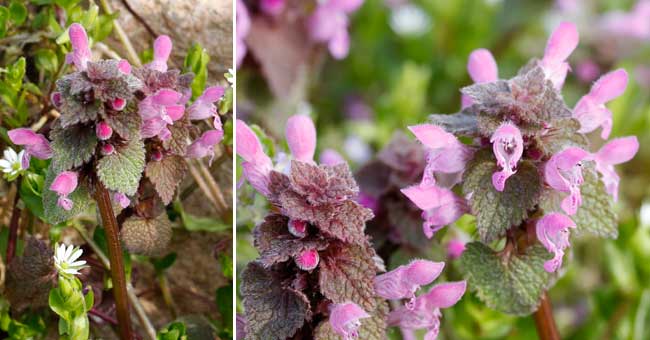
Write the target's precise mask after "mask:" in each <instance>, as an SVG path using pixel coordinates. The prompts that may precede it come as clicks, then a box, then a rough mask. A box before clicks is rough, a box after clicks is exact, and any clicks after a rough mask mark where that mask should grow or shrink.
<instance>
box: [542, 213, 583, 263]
mask: <svg viewBox="0 0 650 340" xmlns="http://www.w3.org/2000/svg"><path fill="white" fill-rule="evenodd" d="M575 227H576V225H575V223H573V221H572V220H571V219H570V218H569V217H567V216H566V215H564V214H560V213H550V214H547V215H544V217H542V218H541V219H540V220H539V221H537V225H536V229H535V230H536V233H537V239H538V240H539V241H540V242H541V243H542V245H544V247H545V248H546V250H548V251H549V252H551V253H553V255H554V256H553V258H552V259H551V260H548V261H546V262H545V263H544V269H545V270H546V271H547V272H549V273H553V272H555V271H556V270H557V269H558V268H559V267H560V266H562V257H563V256H564V249H565V248H567V247H569V246H570V244H569V228H575Z"/></svg>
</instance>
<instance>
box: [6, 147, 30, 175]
mask: <svg viewBox="0 0 650 340" xmlns="http://www.w3.org/2000/svg"><path fill="white" fill-rule="evenodd" d="M24 155H25V150H22V151H21V152H20V153H16V151H14V149H12V148H7V149H6V150H5V151H4V157H3V158H2V159H0V170H2V173H3V174H4V177H5V178H6V179H7V180H8V181H13V180H14V179H16V178H18V176H20V174H21V173H22V172H23V170H25V169H23V165H22V161H21V160H22V159H23V156H24Z"/></svg>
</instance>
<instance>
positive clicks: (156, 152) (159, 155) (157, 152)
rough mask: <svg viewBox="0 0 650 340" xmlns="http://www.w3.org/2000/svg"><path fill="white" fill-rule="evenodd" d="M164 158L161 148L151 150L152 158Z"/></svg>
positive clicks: (157, 160)
mask: <svg viewBox="0 0 650 340" xmlns="http://www.w3.org/2000/svg"><path fill="white" fill-rule="evenodd" d="M162 159H163V153H162V152H161V151H160V150H153V151H151V160H152V161H154V162H160V161H161V160H162Z"/></svg>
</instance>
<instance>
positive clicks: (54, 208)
mask: <svg viewBox="0 0 650 340" xmlns="http://www.w3.org/2000/svg"><path fill="white" fill-rule="evenodd" d="M53 167H54V163H50V167H49V168H48V170H47V174H46V175H45V182H44V184H43V209H44V214H45V220H46V221H48V222H49V223H51V224H58V223H61V222H64V221H66V220H69V219H71V218H72V217H75V216H77V215H79V214H81V213H84V212H86V211H88V210H89V209H90V207H91V206H92V205H93V203H94V202H95V201H94V200H93V199H92V197H91V196H90V193H89V191H88V187H87V186H86V183H85V182H84V181H81V180H80V181H79V186H77V189H75V191H74V192H72V193H71V194H70V195H69V196H68V198H69V199H71V200H72V202H73V205H72V209H71V210H64V209H63V208H61V207H59V206H58V205H57V200H58V199H59V196H57V194H56V192H54V191H52V190H50V186H51V185H52V182H53V181H54V179H55V178H56V176H57V174H58V173H59V172H55V171H54V169H53Z"/></svg>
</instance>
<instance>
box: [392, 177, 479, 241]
mask: <svg viewBox="0 0 650 340" xmlns="http://www.w3.org/2000/svg"><path fill="white" fill-rule="evenodd" d="M401 191H402V193H403V194H404V195H406V197H408V198H409V200H411V202H413V203H414V204H415V205H416V206H417V207H418V208H420V209H422V210H423V213H422V218H423V219H424V223H423V224H422V229H423V231H424V235H426V237H427V238H431V237H433V234H435V233H436V232H437V231H438V230H440V229H441V228H442V227H444V226H446V225H448V224H451V223H453V222H455V221H456V220H458V219H459V218H460V217H461V216H463V214H465V213H467V212H468V211H469V207H468V206H467V203H466V202H465V200H464V199H462V198H460V197H458V196H456V194H454V193H453V192H452V191H451V190H449V189H445V188H441V187H438V186H435V185H430V186H423V185H414V186H411V187H408V188H404V189H402V190H401Z"/></svg>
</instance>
